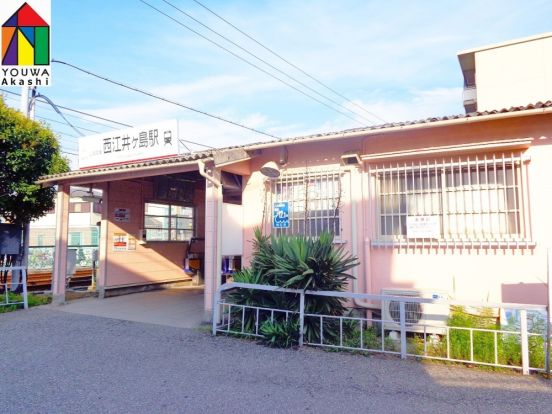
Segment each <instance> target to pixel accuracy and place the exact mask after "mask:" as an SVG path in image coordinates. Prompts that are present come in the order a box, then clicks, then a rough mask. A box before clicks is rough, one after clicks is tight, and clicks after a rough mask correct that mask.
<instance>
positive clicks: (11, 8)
mask: <svg viewBox="0 0 552 414" xmlns="http://www.w3.org/2000/svg"><path fill="white" fill-rule="evenodd" d="M30 4H32V5H34V6H35V7H34V8H33V7H32V6H31V5H30ZM37 10H39V12H40V14H39V12H37ZM0 12H1V16H0V22H2V21H4V23H3V24H2V60H1V62H2V73H1V75H2V80H1V82H0V84H1V85H2V86H50V54H51V52H50V46H51V45H50V39H51V33H50V31H51V28H50V19H51V2H50V0H28V1H26V2H21V1H16V0H0Z"/></svg>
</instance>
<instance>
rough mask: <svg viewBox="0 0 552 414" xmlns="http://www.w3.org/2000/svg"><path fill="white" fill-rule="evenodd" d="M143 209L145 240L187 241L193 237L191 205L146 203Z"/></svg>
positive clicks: (192, 211)
mask: <svg viewBox="0 0 552 414" xmlns="http://www.w3.org/2000/svg"><path fill="white" fill-rule="evenodd" d="M144 211H145V215H144V229H145V230H146V240H148V241H189V240H190V239H191V238H192V237H193V235H194V209H193V207H187V206H179V205H173V204H162V203H146V204H145V208H144Z"/></svg>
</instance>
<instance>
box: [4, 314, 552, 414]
mask: <svg viewBox="0 0 552 414" xmlns="http://www.w3.org/2000/svg"><path fill="white" fill-rule="evenodd" d="M0 343H1V348H0V366H1V373H2V374H1V375H0V407H2V408H1V411H2V413H3V414H4V413H5V414H11V413H26V414H33V413H56V414H61V413H307V412H308V413H408V414H413V413H437V412H438V413H447V414H448V413H462V414H464V413H501V414H502V413H539V414H541V413H549V412H551V407H552V382H551V381H548V380H543V379H541V378H539V377H537V376H531V377H522V376H520V375H515V374H497V373H490V372H485V371H481V370H477V369H468V368H458V367H449V366H445V365H439V364H422V363H418V362H415V361H400V360H398V359H396V358H382V357H363V356H360V355H351V354H344V353H330V352H324V351H320V350H316V349H312V348H304V349H301V350H279V349H270V348H266V347H264V346H260V345H256V344H255V343H254V342H251V341H246V340H240V339H233V338H226V337H221V336H217V337H215V338H214V337H212V336H210V335H209V334H208V333H206V332H201V331H198V330H191V329H182V328H174V327H168V326H159V325H153V324H143V323H136V322H128V321H122V320H114V319H108V318H98V317H94V316H89V315H79V314H76V313H69V312H60V311H56V310H52V309H45V308H34V309H31V310H29V311H18V312H12V313H8V314H4V315H0Z"/></svg>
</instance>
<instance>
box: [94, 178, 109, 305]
mask: <svg viewBox="0 0 552 414" xmlns="http://www.w3.org/2000/svg"><path fill="white" fill-rule="evenodd" d="M109 187H110V186H109V183H108V182H107V183H104V184H103V185H102V187H101V190H102V219H101V222H100V240H99V246H98V277H97V280H96V291H97V292H98V297H99V298H100V299H103V298H104V297H105V286H106V284H107V268H108V266H107V260H108V258H107V255H108V245H109V233H108V231H109Z"/></svg>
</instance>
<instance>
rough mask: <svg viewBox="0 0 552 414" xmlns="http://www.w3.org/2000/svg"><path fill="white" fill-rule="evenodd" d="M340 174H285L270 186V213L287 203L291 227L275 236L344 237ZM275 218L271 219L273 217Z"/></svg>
mask: <svg viewBox="0 0 552 414" xmlns="http://www.w3.org/2000/svg"><path fill="white" fill-rule="evenodd" d="M340 177H341V174H340V172H339V170H330V171H317V172H313V171H302V172H290V173H283V174H282V175H281V176H280V178H278V179H277V180H272V181H271V182H270V196H269V202H270V208H271V209H270V210H269V211H272V206H273V205H274V204H275V203H280V202H287V203H288V208H289V227H287V228H273V229H272V231H273V233H274V234H277V235H280V234H287V235H291V234H303V235H306V236H312V237H315V236H319V235H320V234H321V233H322V232H324V231H327V232H330V233H333V234H334V235H335V236H337V237H339V236H340V235H341V220H340V200H341V179H340ZM269 217H271V216H269Z"/></svg>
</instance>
